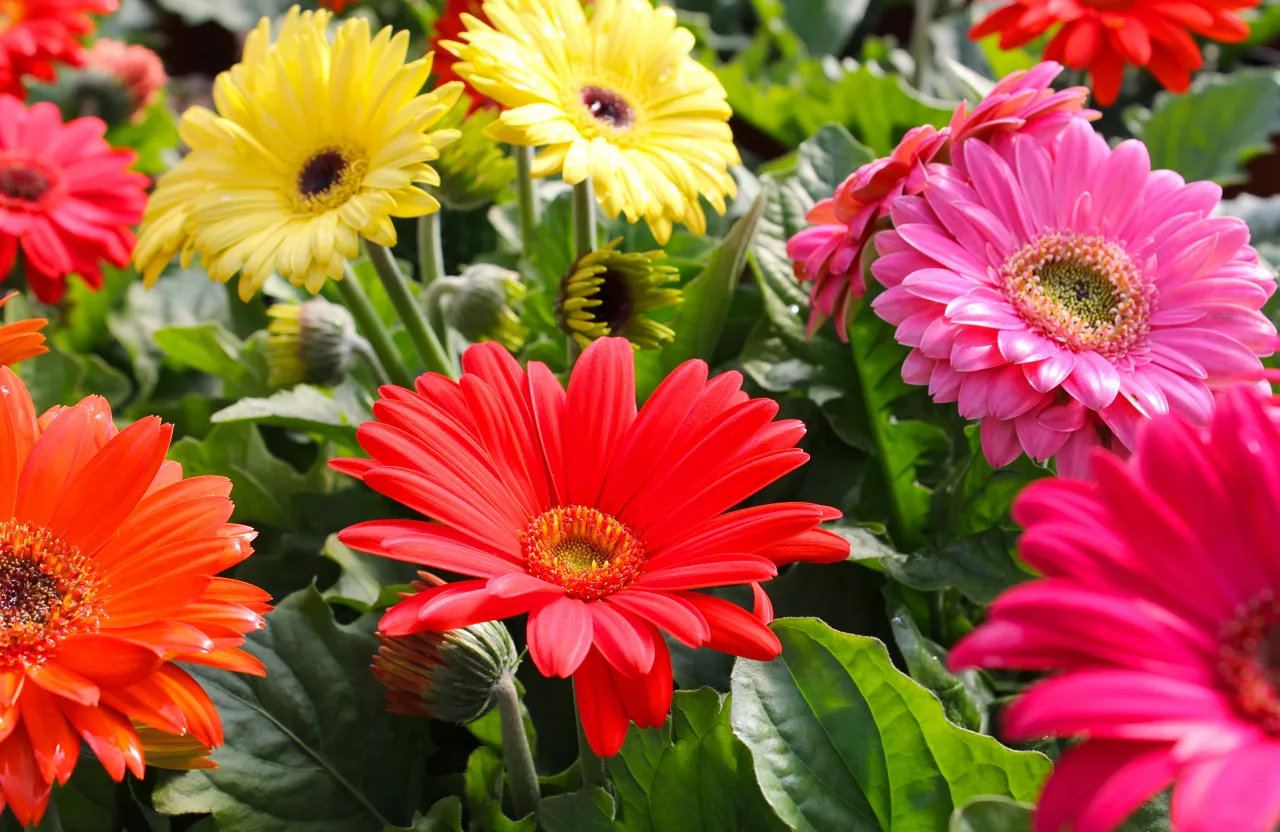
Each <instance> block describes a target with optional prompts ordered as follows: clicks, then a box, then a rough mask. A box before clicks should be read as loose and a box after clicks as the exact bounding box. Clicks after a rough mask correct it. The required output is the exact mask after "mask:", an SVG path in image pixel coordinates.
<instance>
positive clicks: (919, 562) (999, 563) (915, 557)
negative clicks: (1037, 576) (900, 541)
mask: <svg viewBox="0 0 1280 832" xmlns="http://www.w3.org/2000/svg"><path fill="white" fill-rule="evenodd" d="M1013 539H1014V533H1013V532H1009V531H1005V530H1003V529H988V530H987V531H984V532H980V533H978V534H974V535H969V536H968V537H962V538H960V539H959V540H954V541H952V542H951V543H948V544H946V545H944V546H941V547H939V548H936V549H935V548H926V549H919V550H917V551H914V552H911V553H909V554H903V553H900V552H894V553H893V554H890V555H886V556H885V557H883V558H882V559H881V561H880V563H881V565H883V566H884V571H885V572H887V573H888V574H889V575H890V576H891V577H892V578H893V579H894V580H896V581H901V582H902V583H904V584H906V585H907V586H911V587H915V588H916V589H924V590H936V589H945V588H947V587H955V588H956V589H958V590H960V591H961V592H963V593H964V594H965V595H966V596H967V597H968V598H969V599H970V600H971V601H974V602H975V603H978V604H990V603H991V602H992V601H993V600H995V597H996V596H997V595H999V594H1000V593H1001V592H1004V591H1005V590H1006V589H1008V588H1009V587H1011V586H1014V585H1016V584H1019V583H1022V582H1023V581H1029V580H1031V578H1032V577H1033V576H1032V575H1031V574H1030V573H1029V572H1027V571H1026V570H1024V569H1023V568H1022V567H1021V566H1019V565H1018V562H1017V561H1016V560H1015V559H1014V557H1013V552H1012V545H1013Z"/></svg>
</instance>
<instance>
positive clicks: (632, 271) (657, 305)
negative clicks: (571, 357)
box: [556, 238, 683, 349]
mask: <svg viewBox="0 0 1280 832" xmlns="http://www.w3.org/2000/svg"><path fill="white" fill-rule="evenodd" d="M621 242H622V238H618V239H616V240H614V241H613V242H611V243H609V244H608V245H606V246H604V247H603V248H601V249H600V250H599V251H593V252H590V253H588V254H584V255H583V256H582V257H580V258H578V260H577V262H575V263H574V264H573V267H572V268H571V269H570V270H569V273H568V274H567V275H565V276H564V279H563V280H561V281H560V299H559V303H558V304H557V307H556V316H557V318H558V320H559V322H560V328H561V329H562V330H564V332H565V333H566V334H567V335H569V336H570V337H572V338H573V339H574V340H575V341H577V342H578V344H579V345H581V346H583V347H585V346H587V345H588V344H590V343H591V342H592V341H594V340H596V339H597V338H603V337H605V336H606V335H617V336H621V337H623V338H626V339H627V340H628V341H630V342H631V343H632V345H634V346H635V347H636V348H637V349H656V348H658V347H660V346H662V345H663V344H664V343H666V342H667V341H670V340H671V339H672V338H674V337H675V333H674V332H673V331H672V330H671V328H670V327H668V326H666V325H665V324H661V323H659V322H657V321H654V320H652V319H650V318H649V317H647V316H646V313H648V312H652V311H653V310H655V309H661V308H663V307H665V306H674V305H676V304H678V303H680V302H681V301H682V299H683V298H682V297H681V294H680V290H679V289H677V288H675V287H672V286H670V285H668V284H671V283H674V282H676V281H677V280H679V274H678V272H677V270H676V269H675V268H674V267H672V266H660V265H657V263H658V261H660V260H662V259H663V258H664V257H666V254H665V253H664V252H662V251H646V252H635V253H630V252H622V251H618V244H619V243H621Z"/></svg>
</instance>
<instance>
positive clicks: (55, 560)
mask: <svg viewBox="0 0 1280 832" xmlns="http://www.w3.org/2000/svg"><path fill="white" fill-rule="evenodd" d="M102 584H103V582H102V578H101V576H100V575H99V573H98V571H97V570H96V569H95V568H94V566H93V563H92V561H90V560H89V558H87V557H85V556H84V555H83V554H82V553H81V552H80V550H79V549H78V548H77V547H75V546H73V545H71V544H69V543H66V542H65V541H63V540H61V539H60V538H58V537H57V536H56V535H54V534H53V533H52V532H50V531H49V530H48V529H45V528H43V527H40V526H35V525H32V524H30V523H23V522H20V521H18V520H10V521H8V522H5V523H0V666H11V665H14V664H28V665H29V664H39V663H40V662H41V661H42V659H43V656H44V654H45V653H47V652H48V651H50V650H52V649H53V648H54V647H56V646H57V644H58V642H60V641H62V640H63V639H64V638H66V637H67V636H70V635H72V634H74V633H80V632H92V631H94V630H96V629H97V628H98V622H99V620H100V619H101V617H102V603H101V602H100V601H99V600H98V595H99V593H100V591H101V589H102Z"/></svg>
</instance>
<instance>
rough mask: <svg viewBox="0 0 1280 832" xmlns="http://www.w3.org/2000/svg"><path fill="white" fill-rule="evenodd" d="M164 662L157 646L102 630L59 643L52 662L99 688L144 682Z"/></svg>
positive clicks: (75, 636)
mask: <svg viewBox="0 0 1280 832" xmlns="http://www.w3.org/2000/svg"><path fill="white" fill-rule="evenodd" d="M163 661H164V656H163V653H162V651H161V650H160V649H158V648H156V647H151V646H146V645H142V644H137V643H135V642H132V641H126V640H124V639H122V638H116V637H115V636H110V635H104V634H101V633H81V634H79V635H74V636H71V637H70V638H68V639H67V640H66V641H64V642H62V644H60V645H59V646H58V652H57V654H56V655H55V656H54V657H53V661H52V663H53V664H57V665H59V666H61V667H64V668H66V669H68V670H71V671H74V672H76V673H79V674H80V675H81V676H84V677H85V678H86V679H88V680H89V681H91V682H93V683H94V684H96V685H98V686H99V687H104V688H115V687H124V686H126V685H132V684H134V683H135V682H140V681H142V680H143V679H145V678H147V677H148V676H150V675H151V674H152V673H155V672H156V671H157V670H159V669H160V665H161V663H162V662H163Z"/></svg>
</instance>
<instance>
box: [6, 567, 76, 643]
mask: <svg viewBox="0 0 1280 832" xmlns="http://www.w3.org/2000/svg"><path fill="white" fill-rule="evenodd" d="M61 603H62V593H61V592H59V591H58V582H57V581H55V580H54V579H53V578H51V577H49V576H48V575H46V574H45V573H44V572H43V571H41V569H40V567H39V566H37V565H36V564H35V563H33V562H32V561H29V560H27V559H25V558H21V557H14V556H9V557H0V628H4V629H6V630H7V629H9V628H11V627H16V626H19V625H22V624H35V625H37V626H43V625H44V623H45V622H46V621H48V620H49V613H50V612H52V611H53V608H54V607H55V606H57V605H58V604H61Z"/></svg>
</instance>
